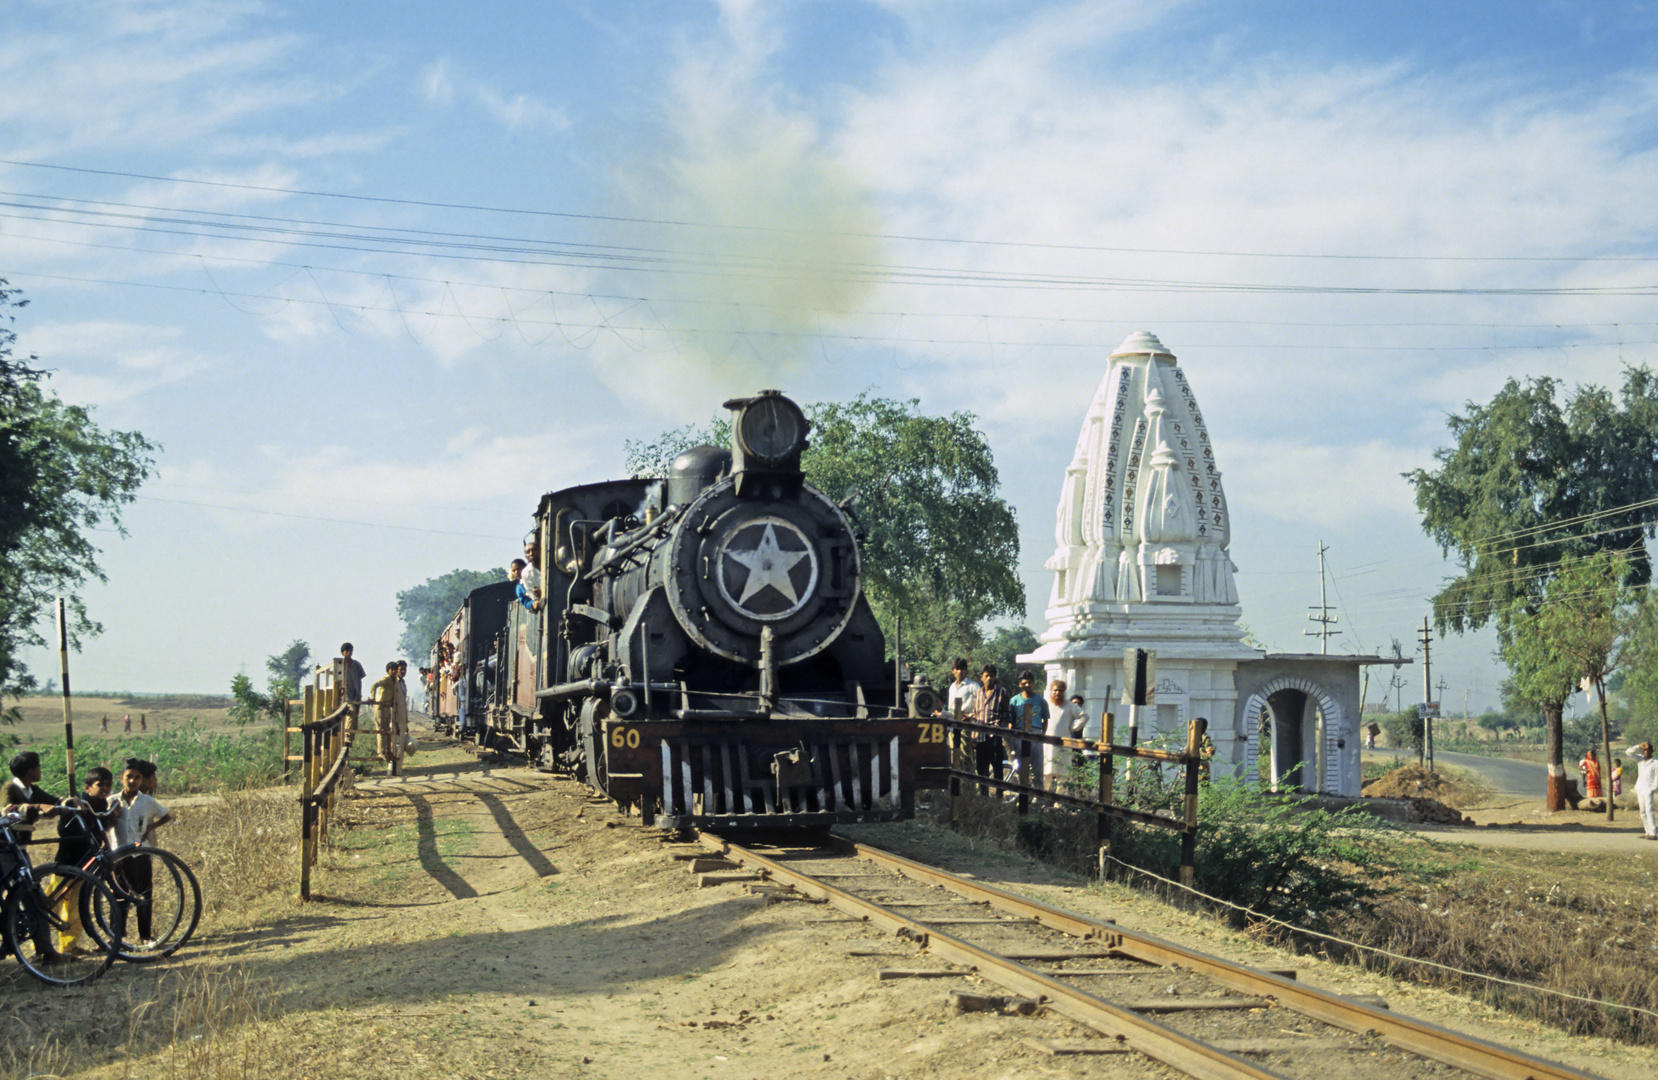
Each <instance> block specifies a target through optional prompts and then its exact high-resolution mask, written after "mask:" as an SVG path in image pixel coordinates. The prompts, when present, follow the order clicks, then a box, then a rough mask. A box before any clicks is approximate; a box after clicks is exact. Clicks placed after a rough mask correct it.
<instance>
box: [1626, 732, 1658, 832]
mask: <svg viewBox="0 0 1658 1080" xmlns="http://www.w3.org/2000/svg"><path fill="white" fill-rule="evenodd" d="M1627 752H1628V753H1630V754H1633V755H1635V766H1636V768H1637V769H1638V770H1639V771H1638V772H1637V773H1636V775H1635V805H1637V806H1639V807H1640V808H1641V827H1642V828H1644V829H1645V830H1646V837H1645V839H1647V840H1658V822H1655V821H1654V820H1653V811H1652V799H1653V796H1654V795H1655V794H1658V761H1654V760H1653V757H1652V744H1651V743H1650V742H1643V743H1637V744H1636V745H1634V746H1631V747H1630V748H1629V750H1628V751H1627Z"/></svg>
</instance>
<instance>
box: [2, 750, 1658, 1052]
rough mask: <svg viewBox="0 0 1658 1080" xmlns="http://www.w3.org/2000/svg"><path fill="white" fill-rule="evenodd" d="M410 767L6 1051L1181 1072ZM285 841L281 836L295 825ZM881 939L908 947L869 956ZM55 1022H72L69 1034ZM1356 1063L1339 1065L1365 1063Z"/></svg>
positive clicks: (477, 776)
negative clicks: (253, 882) (325, 837)
mask: <svg viewBox="0 0 1658 1080" xmlns="http://www.w3.org/2000/svg"><path fill="white" fill-rule="evenodd" d="M410 771H411V776H410V777H409V778H408V780H407V782H386V781H372V782H369V783H365V784H364V785H362V787H361V788H360V790H359V791H358V792H357V793H356V794H354V795H353V797H352V798H351V800H350V801H349V802H348V803H347V806H346V809H345V811H344V812H343V813H342V815H341V817H340V818H339V819H338V820H337V822H336V826H335V830H334V835H333V844H332V847H331V848H330V849H329V851H328V854H327V857H326V861H325V865H324V866H323V867H322V868H321V869H320V870H319V871H318V873H317V875H316V878H315V881H314V886H315V888H316V889H317V891H318V892H319V893H320V894H321V895H322V896H323V897H324V898H325V899H323V900H322V901H320V902H318V903H314V904H310V905H306V906H304V907H300V906H298V905H296V904H294V903H292V902H291V901H288V900H286V899H277V900H273V901H272V902H271V903H269V904H267V905H264V906H263V907H261V906H260V905H258V904H254V903H239V904H236V905H226V906H221V909H220V910H218V911H217V912H216V913H215V915H214V918H213V921H212V923H211V925H209V926H208V927H207V929H206V931H205V933H204V934H203V936H202V940H201V941H200V943H199V945H197V946H193V947H192V948H191V949H189V950H188V951H187V955H185V956H182V957H180V958H179V959H178V960H177V961H176V962H175V963H174V964H173V965H172V966H171V968H170V969H169V970H167V971H162V970H158V969H156V968H136V967H131V966H123V967H119V968H117V969H114V970H112V972H111V973H110V974H109V975H108V976H106V978H105V979H104V980H103V981H101V982H99V983H97V984H95V985H94V986H92V987H89V988H87V989H84V990H80V991H74V992H71V993H69V994H45V993H42V992H41V991H40V990H38V989H36V988H35V987H34V986H32V985H31V984H29V983H27V982H26V981H24V980H23V978H21V977H20V976H19V975H18V974H17V973H16V972H15V971H12V970H6V971H4V972H0V1046H7V1047H11V1048H13V1050H12V1060H11V1068H10V1073H11V1075H16V1076H19V1077H21V1076H23V1075H26V1074H27V1072H28V1071H29V1070H30V1069H31V1068H32V1069H33V1071H36V1072H40V1071H50V1072H55V1073H57V1074H58V1075H65V1076H67V1075H75V1076H90V1077H100V1078H102V1077H139V1076H142V1077H145V1078H146V1080H152V1078H161V1077H171V1076H181V1077H182V1076H190V1077H210V1078H211V1077H232V1076H234V1077H238V1078H243V1080H247V1078H254V1077H316V1078H318V1080H323V1078H327V1080H337V1078H338V1077H340V1076H346V1075H349V1076H353V1077H364V1078H378V1077H399V1078H401V1077H406V1076H409V1075H419V1076H421V1077H423V1078H449V1077H453V1078H468V1080H470V1078H484V1077H519V1076H524V1077H530V1076H534V1077H538V1078H539V1077H584V1078H585V1077H617V1078H627V1080H635V1078H637V1077H638V1076H641V1075H653V1074H657V1073H665V1074H669V1075H674V1076H680V1075H684V1076H688V1077H693V1078H700V1077H719V1078H726V1077H734V1078H746V1077H753V1078H756V1080H760V1078H764V1080H774V1078H776V1077H778V1076H780V1075H786V1076H821V1077H835V1078H853V1080H882V1078H888V1077H929V1078H932V1077H937V1078H944V1080H950V1078H958V1077H959V1078H970V1077H971V1078H981V1077H982V1078H992V1077H994V1078H1001V1077H1013V1076H1054V1077H1065V1076H1076V1077H1079V1078H1080V1077H1084V1076H1088V1077H1098V1076H1102V1075H1103V1076H1125V1077H1128V1076H1133V1077H1140V1076H1145V1077H1151V1076H1166V1075H1169V1074H1168V1073H1167V1071H1166V1070H1164V1069H1163V1068H1162V1067H1161V1066H1157V1065H1154V1064H1152V1063H1149V1062H1147V1061H1145V1060H1143V1059H1140V1058H1137V1057H1134V1056H1132V1055H1121V1056H1117V1055H1113V1056H1109V1057H1103V1058H1102V1057H1088V1058H1052V1057H1048V1056H1046V1055H1045V1054H1043V1053H1042V1052H1041V1051H1040V1050H1038V1049H1036V1048H1034V1047H1033V1046H1032V1045H1031V1044H1030V1043H1029V1042H1027V1039H1028V1038H1030V1037H1036V1038H1042V1039H1054V1040H1065V1039H1074V1038H1081V1037H1083V1036H1084V1034H1085V1033H1084V1032H1082V1031H1080V1030H1078V1029H1077V1028H1075V1027H1074V1026H1073V1025H1071V1024H1070V1023H1069V1022H1068V1021H1065V1020H1063V1019H1061V1018H1057V1017H1053V1016H1050V1015H1038V1016H1035V1017H1016V1016H998V1015H994V1014H987V1013H971V1014H962V1013H957V1012H954V1011H953V1010H952V1009H951V1008H950V1005H949V999H950V991H951V990H952V989H964V988H969V987H971V986H974V985H975V980H974V979H973V978H972V977H971V976H963V977H961V978H959V979H946V980H882V979H880V978H879V977H878V975H879V971H880V970H881V969H882V968H887V967H904V966H919V965H916V964H915V962H914V961H915V951H914V947H913V946H912V945H910V944H909V943H906V942H899V941H896V940H894V939H890V938H885V937H883V936H882V935H880V934H879V933H878V932H875V931H872V930H871V929H870V928H869V927H867V926H866V925H865V924H863V923H861V922H858V921H855V920H851V919H848V918H846V917H844V916H842V915H840V914H838V913H836V912H834V911H833V910H831V909H828V908H825V907H823V906H820V905H815V904H809V903H802V902H780V903H768V902H767V899H766V898H765V897H763V896H758V895H751V894H749V893H748V892H747V891H746V889H745V888H744V886H742V885H741V884H731V885H724V886H720V887H717V888H708V889H699V888H697V883H696V878H694V877H693V876H691V875H690V874H688V873H687V872H686V868H685V864H684V863H683V862H679V861H676V860H675V859H673V858H672V852H671V851H670V850H668V849H666V848H665V846H664V844H663V843H662V841H661V840H660V839H659V838H658V837H656V836H654V835H652V834H648V833H646V832H644V831H643V830H641V829H639V828H638V827H637V826H635V825H633V824H630V823H628V822H627V821H626V820H625V819H621V818H618V817H617V816H616V815H615V814H614V812H613V810H611V809H610V808H609V806H608V805H606V804H600V803H594V802H592V801H590V800H589V799H588V798H587V797H586V794H585V792H584V791H583V789H581V788H579V787H578V786H576V785H575V784H573V783H570V782H568V781H561V780H554V779H552V778H549V777H545V776H541V775H539V774H536V773H533V772H530V771H527V770H521V769H510V768H504V769H483V768H480V767H476V766H472V767H468V768H466V769H457V768H456V767H455V765H454V764H453V762H452V761H451V762H448V763H445V762H444V761H439V762H438V763H437V764H433V763H432V756H431V755H422V757H420V758H417V759H415V762H414V765H413V767H412V768H411V770H410ZM199 812H200V813H202V814H206V813H207V812H208V811H207V809H206V808H202V809H201V810H200V811H199ZM259 827H260V828H264V827H265V826H259ZM862 838H864V839H868V840H871V841H872V842H879V843H883V844H885V845H887V846H891V847H894V848H896V849H899V850H901V851H904V852H906V853H909V854H916V855H921V856H923V857H927V858H929V859H932V860H934V861H938V862H941V863H942V864H944V865H947V866H949V867H950V868H951V869H953V870H957V871H962V872H967V873H971V874H974V875H975V876H977V877H979V878H981V879H983V880H986V881H989V882H993V883H995V884H997V885H999V886H1001V887H1004V888H1010V889H1014V890H1017V891H1020V892H1024V893H1027V894H1029V895H1032V896H1035V897H1037V898H1039V899H1042V900H1045V901H1047V902H1049V903H1053V904H1056V905H1059V906H1062V907H1068V908H1074V909H1076V910H1080V911H1084V912H1087V913H1089V914H1093V915H1097V916H1103V917H1111V918H1116V919H1117V920H1118V921H1119V922H1122V923H1124V924H1126V925H1131V926H1134V927H1137V928H1143V929H1147V930H1151V931H1153V932H1155V933H1157V934H1159V935H1162V936H1165V937H1172V938H1175V939H1177V940H1180V941H1183V942H1185V943H1187V944H1190V945H1193V946H1195V947H1197V948H1201V949H1203V950H1205V951H1208V952H1212V953H1218V954H1222V955H1229V956H1235V957H1237V958H1239V959H1243V960H1246V961H1248V962H1252V963H1256V964H1261V965H1272V966H1286V967H1295V968H1298V969H1299V970H1300V971H1301V972H1302V978H1303V979H1304V980H1306V981H1308V982H1311V983H1314V984H1316V985H1321V986H1326V987H1329V988H1330V989H1332V990H1335V991H1337V992H1341V993H1349V994H1364V993H1379V994H1382V995H1383V996H1385V997H1387V998H1388V999H1389V1001H1390V1002H1391V1003H1392V1004H1393V1007H1394V1008H1396V1009H1399V1010H1401V1011H1407V1012H1410V1013H1413V1014H1417V1015H1423V1016H1426V1017H1428V1018H1429V1019H1432V1020H1434V1021H1435V1022H1438V1023H1441V1024H1445V1025H1447V1026H1452V1027H1456V1028H1459V1029H1462V1030H1468V1031H1471V1032H1473V1033H1475V1034H1477V1035H1480V1036H1481V1037H1484V1038H1488V1039H1493V1040H1496V1041H1500V1042H1504V1043H1508V1044H1512V1045H1518V1046H1521V1047H1523V1048H1525V1049H1527V1050H1529V1051H1531V1052H1533V1053H1536V1054H1539V1055H1540V1056H1544V1057H1550V1058H1556V1059H1560V1060H1564V1061H1568V1062H1570V1063H1572V1064H1574V1065H1577V1066H1579V1067H1581V1068H1586V1069H1588V1070H1590V1071H1592V1072H1595V1073H1599V1074H1602V1075H1606V1076H1610V1077H1636V1076H1641V1077H1645V1076H1647V1075H1650V1074H1651V1072H1652V1070H1653V1068H1654V1066H1655V1065H1658V1055H1655V1054H1653V1053H1651V1052H1648V1051H1641V1050H1632V1049H1629V1048H1623V1047H1611V1046H1608V1045H1607V1044H1606V1043H1604V1042H1601V1041H1594V1040H1582V1039H1572V1038H1569V1037H1567V1036H1564V1035H1561V1034H1559V1033H1557V1032H1553V1031H1551V1030H1548V1029H1545V1028H1542V1027H1540V1026H1538V1025H1535V1024H1532V1023H1529V1022H1525V1021H1520V1020H1515V1019H1512V1018H1509V1017H1506V1016H1502V1015H1499V1014H1496V1013H1494V1012H1492V1011H1490V1010H1488V1009H1486V1008H1484V1007H1482V1006H1479V1005H1475V1004H1471V1003H1469V1002H1468V1001H1466V1000H1464V999H1461V998H1459V997H1456V996H1453V995H1449V994H1444V993H1440V992H1437V991H1427V990H1420V989H1416V988H1413V987H1409V986H1404V985H1399V984H1395V983H1393V982H1391V981H1389V980H1387V979H1384V978H1382V977H1379V976H1374V975H1369V974H1365V973H1362V972H1359V971H1356V970H1354V969H1351V968H1347V967H1343V966H1340V965H1334V964H1327V963H1324V962H1322V961H1319V960H1317V959H1311V958H1307V957H1290V956H1287V955H1285V954H1281V953H1279V952H1278V951H1276V950H1274V949H1271V948H1268V947H1266V946H1264V945H1261V944H1259V943H1257V942H1255V941H1252V940H1251V939H1249V938H1247V937H1242V936H1238V935H1234V934H1231V933H1228V932H1227V931H1225V930H1224V929H1222V928H1221V927H1220V926H1218V925H1217V924H1215V923H1214V922H1213V921H1212V920H1209V919H1207V918H1205V917H1201V916H1197V915H1193V914H1189V913H1185V912H1181V911H1179V910H1176V909H1171V908H1169V907H1167V906H1166V905H1164V904H1162V903H1160V902H1158V901H1156V900H1154V899H1151V898H1149V897H1146V896H1144V895H1142V894H1137V893H1135V892H1133V891H1131V890H1128V889H1126V888H1122V887H1120V886H1106V887H1089V886H1088V885H1087V884H1086V883H1085V882H1083V881H1080V880H1077V879H1072V878H1067V877H1065V876H1064V875H1060V874H1056V873H1054V872H1053V871H1051V870H1049V869H1048V868H1046V867H1044V866H1042V865H1040V864H1037V863H1034V862H1031V861H1030V860H1027V859H1025V858H1022V857H1019V856H1014V855H1010V854H1007V853H1004V852H1002V851H1000V850H997V849H993V848H989V847H987V846H984V845H980V844H976V843H974V842H972V841H970V840H966V839H964V838H962V837H959V836H956V835H954V834H951V833H947V832H944V831H942V830H938V829H936V828H932V827H928V826H925V825H921V824H905V825H902V826H893V827H887V828H880V829H875V828H871V829H868V830H865V832H864V834H863V837H862ZM268 843H269V844H270V845H271V848H272V849H273V850H277V851H280V849H281V848H283V847H289V846H291V843H292V841H291V838H290V836H289V835H286V834H284V835H274V834H273V835H272V836H271V837H270V838H269V840H268ZM221 887H222V886H221ZM285 887H286V888H287V889H290V890H291V888H292V882H291V880H290V881H289V882H288V883H287V884H286V886H285ZM868 952H882V953H890V954H891V955H887V956H866V955H855V954H858V953H868ZM981 988H982V987H981ZM54 1036H55V1037H57V1038H60V1039H62V1040H65V1045H64V1046H63V1047H62V1048H61V1051H60V1052H56V1053H54V1052H53V1051H52V1050H51V1048H50V1045H49V1040H50V1039H51V1038H52V1037H54ZM77 1040H78V1041H77ZM25 1048H27V1049H25ZM36 1048H38V1049H36ZM31 1055H33V1056H34V1057H35V1059H36V1060H35V1062H34V1065H33V1066H31V1065H30V1064H29V1062H28V1060H27V1059H28V1058H29V1057H30V1056H31ZM40 1065H47V1066H50V1068H48V1069H41V1068H39V1067H38V1066H40ZM1362 1065H1363V1063H1362V1062H1352V1063H1348V1066H1351V1067H1352V1068H1353V1069H1357V1070H1359V1074H1362ZM1348 1066H1343V1068H1346V1067H1348ZM6 1071H7V1070H6V1069H4V1068H0V1073H3V1072H6Z"/></svg>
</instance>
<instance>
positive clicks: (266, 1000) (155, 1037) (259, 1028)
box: [0, 966, 276, 1080]
mask: <svg viewBox="0 0 1658 1080" xmlns="http://www.w3.org/2000/svg"><path fill="white" fill-rule="evenodd" d="M134 990H135V987H133V986H129V987H128V993H127V995H126V996H125V997H124V999H122V1000H119V1001H109V1002H104V1003H102V1005H101V1007H100V1011H102V1012H103V1013H104V1014H105V1015H106V1016H107V1017H108V1018H109V1020H110V1021H112V1022H110V1023H106V1024H105V1025H96V1024H91V1023H87V1022H86V1021H87V1018H86V1016H85V1015H84V1014H83V1015H81V1016H80V1017H79V1020H80V1021H81V1022H80V1023H78V1024H72V1025H64V1024H59V1025H56V1028H55V1030H47V1029H42V1030H38V1031H35V1030H31V1029H30V1026H29V1025H28V1024H27V1023H26V1022H22V1023H19V1024H17V1025H16V1026H17V1029H18V1030H17V1031H16V1034H17V1035H21V1036H22V1037H21V1038H17V1037H13V1038H9V1039H7V1040H6V1043H5V1049H4V1050H3V1051H0V1076H4V1077H6V1078H7V1080H46V1078H50V1077H65V1076H72V1075H87V1076H95V1077H105V1078H110V1080H114V1078H116V1077H119V1078H120V1080H140V1078H141V1080H198V1078H199V1080H263V1078H264V1077H268V1076H273V1075H275V1073H273V1071H272V1069H271V1066H270V1062H271V1061H272V1059H273V1055H272V1054H271V1053H270V1049H271V1045H272V1042H273V1039H272V1030H271V1025H270V1023H269V1021H271V1020H272V1019H273V1018H274V1017H275V1015H276V1009H275V1005H274V1002H275V997H274V995H273V994H272V992H271V990H270V988H269V987H267V986H262V985H260V984H258V983H256V982H255V981H254V980H252V979H250V978H249V977H248V975H247V974H246V973H245V972H243V971H241V970H240V969H238V968H235V967H217V966H208V967H197V968H181V969H173V970H169V971H164V972H161V973H160V975H159V977H158V978H157V979H156V980H155V981H153V982H151V983H149V984H148V989H147V991H146V992H144V993H143V996H142V997H139V996H137V995H136V994H135V993H134ZM11 1019H13V1020H16V1019H17V1017H12V1018H11ZM112 1058H113V1059H115V1060H113V1061H112V1060H111V1059H112Z"/></svg>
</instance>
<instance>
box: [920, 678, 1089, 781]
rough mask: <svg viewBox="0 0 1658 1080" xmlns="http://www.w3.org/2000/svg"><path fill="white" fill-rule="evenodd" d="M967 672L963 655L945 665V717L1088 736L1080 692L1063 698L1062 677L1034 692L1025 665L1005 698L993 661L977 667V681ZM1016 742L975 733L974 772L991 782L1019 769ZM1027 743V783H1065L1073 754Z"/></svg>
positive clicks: (1034, 683)
mask: <svg viewBox="0 0 1658 1080" xmlns="http://www.w3.org/2000/svg"><path fill="white" fill-rule="evenodd" d="M971 671H972V669H971V667H970V666H969V665H968V663H967V660H966V658H965V657H957V658H956V660H955V661H954V662H953V663H951V665H950V688H949V690H948V692H947V693H946V695H945V708H946V709H947V711H948V712H949V713H950V715H952V716H959V717H961V718H962V719H964V720H971V721H972V722H974V723H976V724H985V725H987V726H991V727H1005V728H1009V729H1011V730H1013V731H1016V732H1018V731H1028V732H1033V733H1035V734H1040V735H1050V736H1056V737H1061V738H1068V739H1080V738H1084V737H1085V735H1086V734H1087V727H1088V715H1087V712H1086V710H1085V709H1084V708H1083V700H1082V695H1080V694H1073V695H1071V696H1069V697H1067V696H1066V691H1067V690H1069V689H1070V687H1069V686H1067V685H1066V683H1065V680H1063V679H1054V680H1052V681H1051V682H1049V683H1048V687H1047V695H1046V696H1045V697H1044V696H1041V695H1039V694H1038V693H1037V692H1036V686H1037V676H1036V673H1035V672H1033V671H1031V670H1029V669H1027V670H1024V671H1021V672H1020V673H1019V681H1018V689H1019V693H1018V694H1016V695H1012V696H1010V695H1009V694H1008V691H1007V687H1006V686H1004V685H1003V684H1002V681H1001V679H1000V678H998V673H997V671H996V665H995V664H986V665H984V666H983V667H982V668H980V669H979V675H978V678H977V679H974V678H973V677H972V676H971V674H970V672H971ZM1096 735H1097V733H1096ZM1010 745H1011V747H1012V752H1011V753H1010V752H1009V750H1010ZM1020 745H1021V744H1020V743H1018V742H1016V741H1014V740H1011V739H1009V738H1007V737H1004V736H1001V735H991V734H988V733H978V734H975V735H974V736H973V757H974V769H975V771H977V772H978V774H979V775H980V776H988V777H991V778H993V779H995V780H1001V779H1003V777H1005V776H1006V775H1007V773H1008V771H1009V769H1010V768H1011V769H1012V771H1014V772H1019V771H1021V767H1020V762H1019V760H1018V747H1019V746H1020ZM1029 746H1030V751H1029V758H1030V760H1029V762H1028V763H1027V764H1028V765H1029V778H1030V781H1031V782H1032V783H1034V784H1040V785H1041V786H1043V787H1045V788H1047V789H1048V790H1049V791H1059V790H1062V789H1064V788H1066V787H1069V786H1070V783H1071V769H1072V766H1073V764H1074V759H1073V755H1072V752H1071V751H1070V750H1067V749H1065V748H1063V747H1057V746H1046V745H1044V744H1042V743H1031V744H1029Z"/></svg>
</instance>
